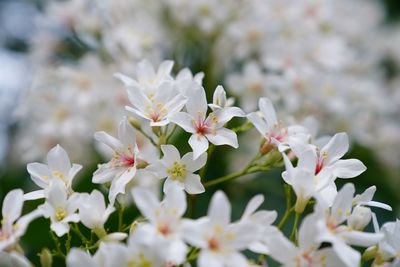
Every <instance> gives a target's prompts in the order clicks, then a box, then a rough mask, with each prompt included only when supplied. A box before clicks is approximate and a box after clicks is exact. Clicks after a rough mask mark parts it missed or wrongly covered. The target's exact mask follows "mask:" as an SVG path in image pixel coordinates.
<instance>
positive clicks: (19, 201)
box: [0, 189, 41, 251]
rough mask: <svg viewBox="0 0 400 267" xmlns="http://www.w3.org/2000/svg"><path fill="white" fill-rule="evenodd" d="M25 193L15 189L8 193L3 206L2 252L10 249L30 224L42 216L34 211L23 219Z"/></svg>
mask: <svg viewBox="0 0 400 267" xmlns="http://www.w3.org/2000/svg"><path fill="white" fill-rule="evenodd" d="M23 195H24V192H23V191H22V190H21V189H14V190H12V191H10V192H8V193H7V195H6V197H5V198H4V201H3V206H2V210H1V213H2V217H3V218H2V220H1V229H0V251H3V250H7V249H10V248H11V247H12V246H14V245H15V244H16V243H17V242H18V241H19V238H20V237H21V236H23V235H24V234H25V231H26V229H27V228H28V225H29V224H30V222H31V221H32V220H34V219H36V218H37V217H39V216H40V215H41V214H40V212H39V211H38V210H34V211H32V212H31V213H28V214H26V215H24V216H22V217H21V213H22V206H23V204H24V197H23Z"/></svg>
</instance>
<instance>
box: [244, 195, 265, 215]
mask: <svg viewBox="0 0 400 267" xmlns="http://www.w3.org/2000/svg"><path fill="white" fill-rule="evenodd" d="M263 202H264V196H263V195H261V194H259V195H256V196H254V197H253V198H252V199H251V200H250V201H249V203H248V204H247V206H246V209H245V210H244V212H243V215H242V219H243V218H247V217H249V216H250V215H252V214H253V213H254V212H255V211H256V210H257V209H258V208H259V207H260V206H261V204H262V203H263Z"/></svg>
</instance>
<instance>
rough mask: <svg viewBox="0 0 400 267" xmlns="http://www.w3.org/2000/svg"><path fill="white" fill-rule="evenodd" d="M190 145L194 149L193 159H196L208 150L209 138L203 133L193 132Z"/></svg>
mask: <svg viewBox="0 0 400 267" xmlns="http://www.w3.org/2000/svg"><path fill="white" fill-rule="evenodd" d="M189 145H190V147H191V148H192V149H193V160H196V159H198V158H199V157H200V156H201V154H203V153H204V152H206V151H207V149H208V140H207V138H205V137H204V136H202V135H198V134H193V135H192V136H191V137H190V138H189Z"/></svg>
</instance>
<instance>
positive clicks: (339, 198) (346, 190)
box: [331, 183, 355, 224]
mask: <svg viewBox="0 0 400 267" xmlns="http://www.w3.org/2000/svg"><path fill="white" fill-rule="evenodd" d="M354 192H355V189H354V185H353V184H352V183H347V184H345V185H344V186H343V187H342V188H341V189H340V191H339V192H338V194H337V195H336V198H335V201H334V202H333V205H332V209H331V216H332V217H333V218H334V219H335V223H336V224H340V223H342V222H344V221H345V220H346V219H347V217H348V216H349V215H350V213H351V209H352V200H353V196H354Z"/></svg>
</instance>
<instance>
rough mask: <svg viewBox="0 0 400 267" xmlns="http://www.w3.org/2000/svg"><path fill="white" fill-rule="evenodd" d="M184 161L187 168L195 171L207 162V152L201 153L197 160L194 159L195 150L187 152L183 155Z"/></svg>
mask: <svg viewBox="0 0 400 267" xmlns="http://www.w3.org/2000/svg"><path fill="white" fill-rule="evenodd" d="M181 161H182V163H185V164H186V170H188V171H190V172H195V171H197V170H200V169H201V168H202V167H204V165H206V163H207V153H203V154H201V156H200V157H198V158H197V159H196V160H193V152H189V153H186V154H185V155H184V156H183V157H182V160H181Z"/></svg>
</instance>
